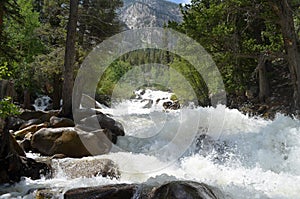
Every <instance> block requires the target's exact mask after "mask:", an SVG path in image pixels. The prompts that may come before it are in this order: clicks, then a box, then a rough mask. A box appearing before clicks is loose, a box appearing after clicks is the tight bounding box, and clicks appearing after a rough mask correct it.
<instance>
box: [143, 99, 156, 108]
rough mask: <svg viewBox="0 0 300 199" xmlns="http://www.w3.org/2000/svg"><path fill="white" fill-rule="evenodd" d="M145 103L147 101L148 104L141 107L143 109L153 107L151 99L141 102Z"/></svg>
mask: <svg viewBox="0 0 300 199" xmlns="http://www.w3.org/2000/svg"><path fill="white" fill-rule="evenodd" d="M145 101H148V103H147V104H146V105H145V106H143V108H151V107H152V105H153V100H152V99H144V100H142V101H141V102H145Z"/></svg>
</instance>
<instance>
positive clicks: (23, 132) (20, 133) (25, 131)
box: [14, 123, 48, 140]
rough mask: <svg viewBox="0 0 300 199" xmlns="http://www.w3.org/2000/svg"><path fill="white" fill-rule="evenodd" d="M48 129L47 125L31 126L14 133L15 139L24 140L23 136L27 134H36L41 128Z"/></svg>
mask: <svg viewBox="0 0 300 199" xmlns="http://www.w3.org/2000/svg"><path fill="white" fill-rule="evenodd" d="M46 127H48V124H47V123H42V124H38V125H31V126H28V127H26V128H24V129H22V130H19V131H16V132H15V133H14V135H15V137H16V139H19V140H22V139H24V138H25V136H26V135H27V134H29V133H31V134H34V133H35V132H37V131H38V130H40V129H42V128H46Z"/></svg>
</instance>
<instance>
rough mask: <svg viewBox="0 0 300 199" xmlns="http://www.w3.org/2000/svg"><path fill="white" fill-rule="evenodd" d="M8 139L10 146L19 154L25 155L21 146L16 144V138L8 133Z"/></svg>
mask: <svg viewBox="0 0 300 199" xmlns="http://www.w3.org/2000/svg"><path fill="white" fill-rule="evenodd" d="M9 141H10V148H11V149H13V150H14V151H15V152H16V153H17V154H18V155H19V156H24V157H26V154H25V153H24V151H23V149H22V148H21V146H20V145H19V144H18V142H17V141H16V139H15V138H14V137H13V136H12V135H11V134H10V135H9Z"/></svg>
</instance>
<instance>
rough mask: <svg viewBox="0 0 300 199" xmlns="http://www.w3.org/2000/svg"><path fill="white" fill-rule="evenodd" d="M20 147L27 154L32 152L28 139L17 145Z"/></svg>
mask: <svg viewBox="0 0 300 199" xmlns="http://www.w3.org/2000/svg"><path fill="white" fill-rule="evenodd" d="M19 145H20V147H21V148H22V149H23V150H24V151H25V152H29V151H31V150H32V147H31V141H30V140H29V139H24V140H22V141H21V142H20V143H19Z"/></svg>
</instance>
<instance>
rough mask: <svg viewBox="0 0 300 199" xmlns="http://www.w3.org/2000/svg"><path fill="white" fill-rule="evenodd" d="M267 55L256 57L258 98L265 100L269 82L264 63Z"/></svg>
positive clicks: (268, 93)
mask: <svg viewBox="0 0 300 199" xmlns="http://www.w3.org/2000/svg"><path fill="white" fill-rule="evenodd" d="M267 61H268V60H267V57H266V56H265V55H261V56H260V57H259V58H258V65H257V69H258V76H259V100H260V101H261V102H265V100H266V99H267V98H268V97H269V96H270V84H269V80H268V75H267V69H266V63H267Z"/></svg>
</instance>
